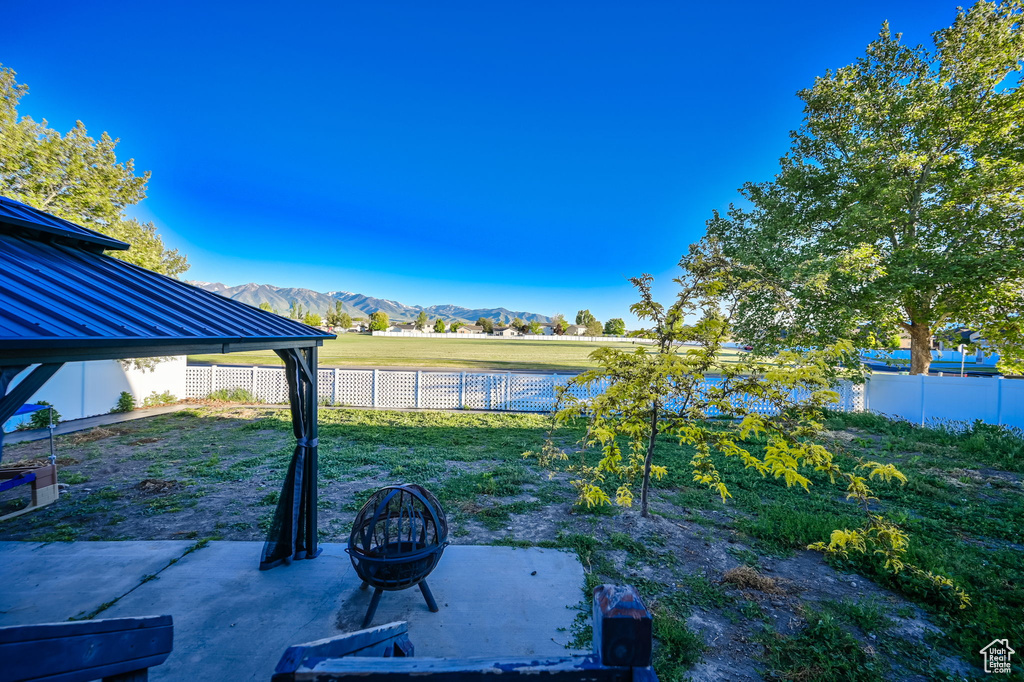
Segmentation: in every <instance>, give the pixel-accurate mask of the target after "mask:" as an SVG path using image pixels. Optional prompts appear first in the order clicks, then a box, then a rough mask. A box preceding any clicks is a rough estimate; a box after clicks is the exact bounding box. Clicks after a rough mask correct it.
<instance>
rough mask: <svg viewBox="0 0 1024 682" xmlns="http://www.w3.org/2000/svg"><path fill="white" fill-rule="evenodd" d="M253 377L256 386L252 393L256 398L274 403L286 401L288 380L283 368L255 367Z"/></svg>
mask: <svg viewBox="0 0 1024 682" xmlns="http://www.w3.org/2000/svg"><path fill="white" fill-rule="evenodd" d="M254 378H255V386H256V388H255V390H254V391H253V393H254V394H255V396H256V398H257V399H258V400H262V401H263V402H265V403H275V404H281V403H286V402H288V380H287V379H285V376H284V370H283V369H280V368H277V367H257V368H256V374H255V377H254Z"/></svg>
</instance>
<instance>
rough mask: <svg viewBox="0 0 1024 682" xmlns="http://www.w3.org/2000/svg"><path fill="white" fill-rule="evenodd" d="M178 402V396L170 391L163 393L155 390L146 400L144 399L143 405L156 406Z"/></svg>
mask: <svg viewBox="0 0 1024 682" xmlns="http://www.w3.org/2000/svg"><path fill="white" fill-rule="evenodd" d="M176 402H178V398H177V397H176V396H175V395H174V394H173V393H171V392H170V391H164V392H163V393H157V392H156V391H153V392H152V393H150V394H149V395H148V396H146V398H145V400H143V401H142V405H143V407H156V406H158V405H170V404H171V403H176Z"/></svg>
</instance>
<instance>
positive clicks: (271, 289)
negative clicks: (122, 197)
mask: <svg viewBox="0 0 1024 682" xmlns="http://www.w3.org/2000/svg"><path fill="white" fill-rule="evenodd" d="M189 284H191V285H193V286H197V287H199V288H201V289H206V290H207V291H212V292H213V293H215V294H220V295H221V296H224V297H226V298H232V299H234V300H236V301H241V302H242V303H248V304H249V305H254V306H258V305H259V304H260V303H264V302H265V303H269V304H270V306H271V307H272V308H273V309H274V310H275V311H277V312H278V313H281V314H285V315H286V314H287V313H288V310H289V308H291V303H292V301H295V302H296V303H297V304H299V305H301V306H302V307H303V308H305V309H306V310H311V311H313V312H315V313H320V314H321V315H324V314H325V313H326V312H327V310H328V309H331V310H333V309H334V306H335V302H336V301H341V307H342V309H343V310H344V311H345V312H346V313H348V314H349V315H351V316H352V317H368V316H369V315H370V313H375V312H377V311H384V312H385V313H387V315H388V317H389V318H390V319H391V320H392V321H399V320H408V321H410V322H411V321H413V320H415V319H416V317H417V316H418V315H419V314H420V312H425V313H426V314H427V317H429V318H430V319H431V320H435V319H437V318H438V317H440V318H441V319H443V320H444V321H445V322H456V321H458V322H468V323H473V322H476V321H477V320H479V319H480V318H481V317H486V318H487V319H490V320H494V321H495V322H504V323H509V322H511V321H512V320H514V319H515V318H517V317H518V318H520V319H522V320H525V321H527V322H550V321H551V318H550V317H547V316H546V315H541V314H539V313H529V312H525V311H516V310H508V309H507V308H463V307H461V306H457V305H451V304H445V305H432V306H427V307H423V306H418V305H406V304H404V303H399V302H398V301H391V300H388V299H386V298H374V297H372V296H366V295H364V294H354V293H352V292H349V291H328V292H327V293H321V292H319V291H313V290H311V289H301V288H295V287H275V286H273V285H271V284H251V283H250V284H242V285H239V286H236V287H229V286H227V285H225V284H221V283H220V282H196V281H190V282H189Z"/></svg>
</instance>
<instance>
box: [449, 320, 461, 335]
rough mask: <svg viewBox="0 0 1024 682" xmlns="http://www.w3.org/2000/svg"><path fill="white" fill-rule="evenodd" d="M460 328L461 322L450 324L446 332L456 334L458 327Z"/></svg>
mask: <svg viewBox="0 0 1024 682" xmlns="http://www.w3.org/2000/svg"><path fill="white" fill-rule="evenodd" d="M462 326H463V324H462V323H461V322H459V321H455V322H452V323H451V325H450V326H449V327H448V331H450V332H452V333H453V334H454V333H455V332H457V331H458V330H459V327H462Z"/></svg>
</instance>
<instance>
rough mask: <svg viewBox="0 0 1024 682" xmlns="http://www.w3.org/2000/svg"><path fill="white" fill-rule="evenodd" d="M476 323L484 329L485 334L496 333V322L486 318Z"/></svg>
mask: <svg viewBox="0 0 1024 682" xmlns="http://www.w3.org/2000/svg"><path fill="white" fill-rule="evenodd" d="M476 323H477V324H478V325H479V326H481V327H483V328H484V333H485V334H491V333H493V332H494V320H491V319H488V318H486V317H481V318H480V319H479V320H477V321H476Z"/></svg>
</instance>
